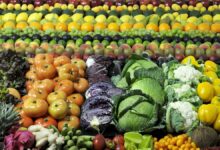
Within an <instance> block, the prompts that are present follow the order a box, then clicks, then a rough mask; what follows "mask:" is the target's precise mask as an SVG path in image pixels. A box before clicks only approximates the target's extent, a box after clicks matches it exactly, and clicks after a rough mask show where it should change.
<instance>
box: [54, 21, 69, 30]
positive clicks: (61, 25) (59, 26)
mask: <svg viewBox="0 0 220 150" xmlns="http://www.w3.org/2000/svg"><path fill="white" fill-rule="evenodd" d="M67 29H68V26H67V25H66V24H65V23H62V22H59V23H57V24H56V30H59V31H67Z"/></svg>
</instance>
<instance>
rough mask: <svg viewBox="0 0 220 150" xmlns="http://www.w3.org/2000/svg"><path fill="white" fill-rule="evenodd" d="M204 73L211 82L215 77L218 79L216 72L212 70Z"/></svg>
mask: <svg viewBox="0 0 220 150" xmlns="http://www.w3.org/2000/svg"><path fill="white" fill-rule="evenodd" d="M204 75H205V76H207V77H208V78H209V79H210V80H211V81H212V82H213V81H214V80H215V79H218V76H217V74H216V73H215V72H214V71H207V72H204Z"/></svg>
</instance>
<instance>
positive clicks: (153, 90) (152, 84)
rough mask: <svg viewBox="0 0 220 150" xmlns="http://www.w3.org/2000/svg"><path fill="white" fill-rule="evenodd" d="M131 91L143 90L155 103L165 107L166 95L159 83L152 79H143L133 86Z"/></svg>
mask: <svg viewBox="0 0 220 150" xmlns="http://www.w3.org/2000/svg"><path fill="white" fill-rule="evenodd" d="M130 90H141V91H142V92H143V93H145V94H147V95H150V96H151V97H152V98H153V99H154V101H155V102H156V103H158V104H161V105H163V103H164V102H165V99H164V96H165V93H164V91H163V88H162V87H161V85H160V84H159V82H158V81H156V80H154V79H151V78H143V79H140V80H138V81H136V82H134V83H133V84H132V85H131V88H130Z"/></svg>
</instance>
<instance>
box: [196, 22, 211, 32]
mask: <svg viewBox="0 0 220 150" xmlns="http://www.w3.org/2000/svg"><path fill="white" fill-rule="evenodd" d="M198 30H199V31H203V32H204V31H209V30H210V26H209V24H208V23H201V24H199V25H198Z"/></svg>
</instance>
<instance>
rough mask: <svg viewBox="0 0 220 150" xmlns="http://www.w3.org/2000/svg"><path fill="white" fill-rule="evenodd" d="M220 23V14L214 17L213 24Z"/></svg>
mask: <svg viewBox="0 0 220 150" xmlns="http://www.w3.org/2000/svg"><path fill="white" fill-rule="evenodd" d="M219 21H220V14H216V15H215V16H214V17H213V22H219Z"/></svg>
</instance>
